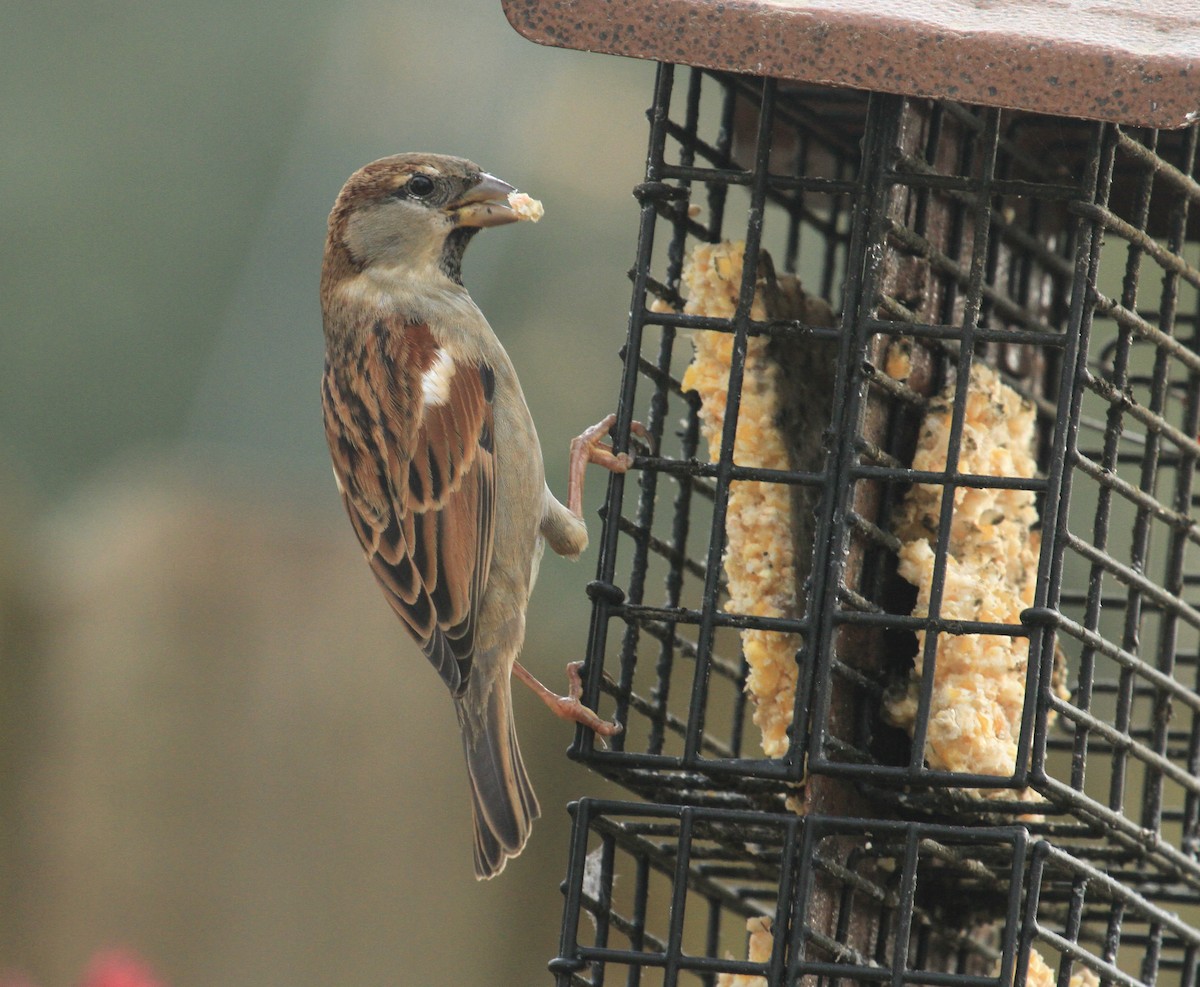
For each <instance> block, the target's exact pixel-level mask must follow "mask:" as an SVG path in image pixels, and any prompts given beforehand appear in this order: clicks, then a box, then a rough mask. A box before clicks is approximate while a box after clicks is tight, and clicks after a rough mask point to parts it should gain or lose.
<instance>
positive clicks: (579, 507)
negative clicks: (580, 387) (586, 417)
mask: <svg viewBox="0 0 1200 987" xmlns="http://www.w3.org/2000/svg"><path fill="white" fill-rule="evenodd" d="M616 422H617V416H616V415H615V414H608V415H605V416H604V418H602V419H601V420H600V421H598V422H597V423H596V424H595V425H592V426H591V427H590V428H585V429H584V430H583V432H582V433H580V434H579V435H577V436H575V438H573V439H572V440H571V453H570V459H569V464H570V465H569V472H568V474H567V508H568V509H569V510H570V511H571V513H572V514H574V515H575V516H576V517H583V476H584V472H585V471H586V469H587V466H588V463H595V464H596V465H597V466H603V467H604V468H605V469H606V470H609V471H610V472H613V473H625V472H627V471H628V470H629V468H630V467H631V466H632V465H633V457H632V456H631V455H629V453H627V452H613V448H612V446H611V445H605V444H604V442H603V440H604V439H606V438H607V437H608V433H609V431H610V430H611V429H612V427H613V425H615V424H616ZM629 430H630V431H631V432H632V433H633V434H634V435H637V436H639V437H640V438H642V439H644V440H645V441H646V442H647V443H649V441H650V433H649V431H648V430H647V429H646V426H645V425H643V424H642V423H641V422H637V421H634V422H630V423H629Z"/></svg>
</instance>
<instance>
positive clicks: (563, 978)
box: [550, 799, 599, 987]
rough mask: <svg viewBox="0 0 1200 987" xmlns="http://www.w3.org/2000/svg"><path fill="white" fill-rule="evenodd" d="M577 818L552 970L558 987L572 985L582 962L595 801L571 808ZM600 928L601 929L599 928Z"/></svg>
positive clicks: (585, 801) (574, 824) (573, 805)
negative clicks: (584, 901) (585, 885)
mask: <svg viewBox="0 0 1200 987" xmlns="http://www.w3.org/2000/svg"><path fill="white" fill-rule="evenodd" d="M567 810H568V811H569V812H570V814H571V816H572V820H573V824H572V826H571V846H570V850H569V851H568V854H567V860H568V863H567V874H568V880H567V882H566V885H565V887H564V894H565V895H566V900H565V902H564V903H563V921H562V932H561V933H560V935H559V941H558V959H556V960H552V961H551V963H550V972H551V973H553V974H554V976H555V983H556V984H557V985H558V987H569V984H570V983H571V974H572V973H573V972H574V971H575V970H577V969H578V968H579V967H580V965H581V963H580V961H579V959H578V957H579V940H578V937H577V934H578V929H579V913H580V910H581V907H582V898H583V873H584V869H585V868H586V866H587V842H588V830H589V827H590V823H591V802H590V800H588V799H580V800H579V801H578V802H573V803H572V804H571V805H569V806H568V807H567ZM597 931H599V930H597Z"/></svg>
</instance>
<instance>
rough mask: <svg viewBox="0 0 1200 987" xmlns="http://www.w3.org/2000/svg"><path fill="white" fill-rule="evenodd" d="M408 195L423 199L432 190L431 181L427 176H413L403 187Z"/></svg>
mask: <svg viewBox="0 0 1200 987" xmlns="http://www.w3.org/2000/svg"><path fill="white" fill-rule="evenodd" d="M404 189H405V191H406V192H408V194H409V195H411V196H414V197H416V198H418V199H423V198H425V196H427V195H429V193H430V192H432V191H433V189H434V184H433V179H432V178H430V177H429V176H428V175H413V176H412V178H410V179H409V180H408V183H407V184H406V185H405V186H404Z"/></svg>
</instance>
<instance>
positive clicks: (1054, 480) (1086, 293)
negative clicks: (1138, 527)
mask: <svg viewBox="0 0 1200 987" xmlns="http://www.w3.org/2000/svg"><path fill="white" fill-rule="evenodd" d="M1114 151H1115V144H1114V139H1113V137H1112V136H1111V134H1110V132H1109V130H1108V129H1107V128H1106V126H1105V125H1103V124H1095V125H1093V127H1092V129H1091V139H1090V141H1089V144H1088V149H1087V167H1086V168H1085V169H1084V173H1083V175H1082V176H1081V180H1080V186H1079V197H1080V198H1081V199H1082V200H1083V201H1086V202H1092V201H1095V199H1096V197H1097V191H1098V189H1100V188H1101V187H1103V188H1104V189H1107V187H1108V184H1109V183H1110V182H1111V179H1112V168H1113V160H1114ZM1102 175H1104V176H1106V177H1105V179H1104V181H1103V184H1101V176H1102ZM1105 194H1106V193H1105ZM1073 239H1074V242H1075V264H1074V271H1073V275H1072V278H1071V301H1070V307H1069V310H1068V314H1067V325H1066V330H1065V331H1066V334H1067V341H1066V346H1065V347H1064V349H1063V354H1062V366H1061V368H1060V373H1059V381H1058V407H1059V408H1060V409H1063V410H1064V412H1065V413H1063V414H1060V415H1059V416H1058V419H1057V422H1056V424H1055V428H1054V435H1053V443H1052V446H1051V450H1050V460H1049V463H1048V464H1047V468H1046V490H1047V494H1046V497H1045V500H1044V501H1043V503H1042V531H1043V541H1042V556H1041V559H1040V560H1039V563H1038V576H1037V584H1036V586H1035V587H1034V598H1033V607H1034V610H1041V611H1042V615H1043V616H1047V615H1048V616H1050V617H1051V621H1050V623H1051V624H1052V623H1053V617H1054V615H1055V614H1056V613H1057V612H1058V610H1059V607H1060V606H1061V603H1060V598H1061V593H1062V583H1063V579H1064V563H1065V559H1066V554H1067V534H1068V530H1069V529H1068V519H1069V515H1070V504H1071V481H1072V477H1073V467H1074V465H1075V463H1076V462H1077V461H1078V456H1079V426H1080V418H1081V416H1082V411H1083V396H1084V391H1085V388H1084V384H1083V378H1084V374H1085V373H1086V371H1087V356H1088V344H1089V342H1090V339H1091V329H1092V313H1093V311H1094V306H1095V300H1094V298H1093V297H1092V292H1093V290H1094V285H1095V281H1096V272H1097V270H1098V268H1099V264H1100V250H1101V247H1102V245H1103V235H1102V232H1101V230H1100V228H1099V226H1098V224H1096V223H1094V222H1089V221H1087V220H1084V219H1082V218H1081V219H1079V220H1077V221H1076V223H1075V232H1074V238H1073ZM1056 494H1057V495H1056ZM1093 577H1095V574H1094V573H1093ZM1094 588H1095V591H1096V595H1095V596H1094V597H1093V596H1092V595H1091V589H1089V597H1088V600H1089V604H1088V605H1089V607H1090V606H1092V605H1094V606H1095V614H1094V615H1093V619H1098V615H1099V606H1100V597H1099V591H1100V588H1101V586H1100V585H1099V583H1098V581H1096V585H1095V587H1094ZM1086 619H1087V618H1085V620H1086ZM1043 626H1045V625H1043ZM1087 626H1094V625H1090V624H1089V625H1087ZM1035 640H1036V641H1037V643H1038V644H1039V645H1040V665H1041V675H1040V676H1039V678H1040V682H1039V689H1038V694H1039V699H1038V702H1037V707H1038V717H1037V720H1036V722H1035V724H1034V743H1033V752H1032V753H1033V757H1032V764H1031V768H1030V770H1031V773H1032V779H1033V783H1034V785H1035V786H1036V785H1037V784H1038V783H1039V782H1042V781H1044V780H1045V770H1046V746H1047V734H1048V731H1049V712H1048V711H1049V708H1050V697H1051V690H1052V689H1053V680H1054V662H1055V660H1056V655H1055V635H1054V634H1053V633H1050V632H1049V631H1045V630H1044V631H1043V632H1042V633H1041V635H1040V636H1036V632H1035V637H1034V638H1032V639H1031V643H1030V657H1031V659H1032V657H1033V656H1034V655H1036V654H1039V652H1037V651H1035V650H1034V641H1035ZM1094 667H1095V661H1094V657H1093V658H1091V660H1088V661H1085V662H1083V664H1082V667H1081V671H1080V675H1081V677H1082V676H1083V675H1084V673H1085V671H1086V674H1087V677H1088V678H1087V682H1086V684H1083V685H1081V686H1080V689H1081V697H1082V699H1083V706H1082V708H1084V709H1087V708H1088V707H1089V706H1090V703H1091V688H1092V682H1091V675H1092V673H1093V672H1094ZM1028 695H1029V692H1028V690H1027V691H1026V696H1027V697H1028ZM1077 701H1078V700H1077ZM1026 705H1028V699H1027V700H1026ZM1086 750H1087V748H1086V739H1084V738H1081V736H1080V734H1079V733H1077V734H1076V747H1075V755H1074V758H1073V763H1072V768H1071V773H1072V779H1073V780H1072V787H1074V788H1077V789H1078V790H1082V787H1083V771H1084V767H1085V765H1084V757H1085V755H1086ZM1075 779H1077V782H1076V780H1075Z"/></svg>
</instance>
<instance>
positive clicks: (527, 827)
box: [455, 675, 541, 880]
mask: <svg viewBox="0 0 1200 987" xmlns="http://www.w3.org/2000/svg"><path fill="white" fill-rule="evenodd" d="M476 681H477V679H476ZM483 688H487V695H486V697H480V696H479V694H478V692H477V691H476V685H475V682H474V681H473V682H472V684H471V686H470V687H469V688H468V690H467V692H466V694H465V695H464V696H462V697H461V698H460V699H457V700H455V707H456V709H457V711H458V724H459V727H461V729H462V738H463V751H464V752H465V753H466V755H467V775H468V777H469V779H470V782H471V813H472V816H473V817H474V822H475V876H476V877H477V878H479V879H480V880H484V879H486V878H489V877H495V876H496V875H497V874H499V873H500V872H501V871H502V870H504V865H505V864H506V863H508V858H509V857H515V856H516V855H517V854H519V853H520V852H521V851H522V850H523V849H524V848H525V842H526V841H527V840H528V839H529V833H530V831H531V830H532V829H533V821H534V820H535V819H536V818H537V817H538V816H539V815H541V809H540V808H539V807H538V801H537V796H536V795H534V794H533V786H532V785H531V784H530V783H529V775H527V774H526V773H525V764H524V763H523V762H522V761H521V748H520V747H519V746H518V744H517V729H516V725H515V724H514V723H513V715H512V694H511V691H510V688H509V678H508V676H507V675H503V676H500V677H499V678H497V679H495V680H494V681H493V682H492V683H490V688H488V687H487V684H485V685H484V686H483Z"/></svg>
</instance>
